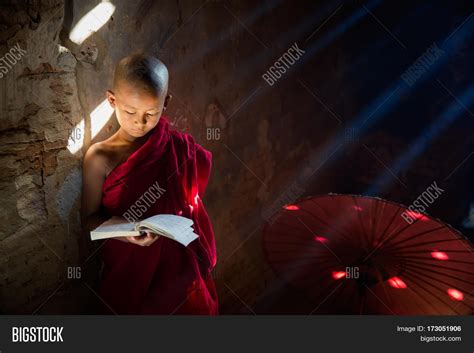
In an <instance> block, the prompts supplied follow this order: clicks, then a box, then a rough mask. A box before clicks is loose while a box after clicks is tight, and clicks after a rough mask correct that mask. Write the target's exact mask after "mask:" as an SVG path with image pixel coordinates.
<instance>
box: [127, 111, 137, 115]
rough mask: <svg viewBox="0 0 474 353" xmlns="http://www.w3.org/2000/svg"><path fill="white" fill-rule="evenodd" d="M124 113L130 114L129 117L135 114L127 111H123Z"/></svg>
mask: <svg viewBox="0 0 474 353" xmlns="http://www.w3.org/2000/svg"><path fill="white" fill-rule="evenodd" d="M125 113H127V114H130V115H133V114H135V113H132V112H129V111H125Z"/></svg>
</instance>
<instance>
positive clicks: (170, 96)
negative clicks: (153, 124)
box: [163, 94, 173, 110]
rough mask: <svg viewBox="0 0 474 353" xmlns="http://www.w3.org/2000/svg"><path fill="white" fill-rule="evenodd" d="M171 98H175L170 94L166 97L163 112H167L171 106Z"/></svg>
mask: <svg viewBox="0 0 474 353" xmlns="http://www.w3.org/2000/svg"><path fill="white" fill-rule="evenodd" d="M171 98H173V96H172V95H171V94H168V95H167V96H166V97H165V103H164V104H163V110H166V108H167V107H168V104H170V100H171Z"/></svg>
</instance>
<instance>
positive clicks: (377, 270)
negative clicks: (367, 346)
mask: <svg viewBox="0 0 474 353" xmlns="http://www.w3.org/2000/svg"><path fill="white" fill-rule="evenodd" d="M263 239H264V249H265V255H266V258H267V261H268V262H269V264H270V265H271V266H272V268H273V269H274V271H275V272H276V273H277V274H278V275H279V276H280V277H281V278H283V279H284V280H285V281H286V282H287V283H289V284H290V285H292V286H294V287H296V288H298V289H301V290H303V291H304V293H305V294H306V295H307V296H308V298H309V299H310V300H311V301H312V302H313V303H314V309H313V311H312V313H324V314H393V315H465V314H472V313H473V308H474V296H473V294H474V253H473V246H472V244H471V243H470V242H469V241H468V240H467V239H466V238H464V236H463V235H462V234H460V233H459V232H457V231H456V230H454V229H453V228H451V227H450V226H448V225H446V224H444V223H442V222H441V221H439V220H437V219H434V218H432V217H430V216H427V215H425V214H421V213H417V212H413V211H409V210H408V209H407V208H406V207H405V206H403V205H399V204H396V203H394V202H390V201H385V200H382V199H379V198H374V197H366V196H352V195H335V194H329V195H322V196H315V197H310V198H306V199H303V200H302V201H300V202H297V203H295V204H292V205H285V206H284V207H283V209H282V211H281V213H280V214H279V215H278V217H277V218H276V219H275V220H274V221H273V222H272V223H267V224H266V226H265V228H264V235H263Z"/></svg>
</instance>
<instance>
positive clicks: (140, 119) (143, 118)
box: [137, 115, 146, 125]
mask: <svg viewBox="0 0 474 353" xmlns="http://www.w3.org/2000/svg"><path fill="white" fill-rule="evenodd" d="M137 123H138V124H143V125H146V115H141V116H139V117H138V121H137Z"/></svg>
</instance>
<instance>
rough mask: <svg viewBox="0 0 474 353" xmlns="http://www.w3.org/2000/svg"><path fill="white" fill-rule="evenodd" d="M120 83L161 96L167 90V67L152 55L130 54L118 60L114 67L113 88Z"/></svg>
mask: <svg viewBox="0 0 474 353" xmlns="http://www.w3.org/2000/svg"><path fill="white" fill-rule="evenodd" d="M122 83H126V84H128V85H130V86H133V87H134V88H136V89H137V90H139V91H142V92H144V93H147V94H150V95H153V96H156V97H161V96H163V95H166V94H167V92H168V69H167V68H166V65H165V64H163V63H162V62H161V61H160V60H158V59H157V58H155V57H154V56H151V55H146V54H142V53H140V54H132V55H129V56H127V57H125V58H123V59H122V60H120V62H119V63H118V64H117V67H116V68H115V74H114V90H117V89H118V87H119V86H120V84H122Z"/></svg>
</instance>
